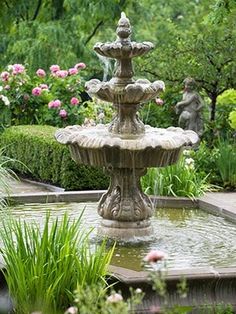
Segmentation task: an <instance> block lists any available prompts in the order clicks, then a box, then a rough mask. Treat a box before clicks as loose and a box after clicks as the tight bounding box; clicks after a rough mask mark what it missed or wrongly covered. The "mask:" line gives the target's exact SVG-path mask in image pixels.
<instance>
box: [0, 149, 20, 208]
mask: <svg viewBox="0 0 236 314" xmlns="http://www.w3.org/2000/svg"><path fill="white" fill-rule="evenodd" d="M11 162H13V160H12V159H11V158H9V157H7V156H5V149H4V148H3V147H2V148H0V209H2V208H4V207H5V206H6V205H7V202H6V200H5V198H4V197H3V196H2V194H5V195H8V194H9V192H10V182H9V180H12V179H17V176H16V174H15V173H14V172H13V171H12V170H11V169H10V168H9V164H10V163H11Z"/></svg>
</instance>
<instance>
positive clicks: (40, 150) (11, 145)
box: [0, 125, 108, 190]
mask: <svg viewBox="0 0 236 314" xmlns="http://www.w3.org/2000/svg"><path fill="white" fill-rule="evenodd" d="M56 130H57V129H56V128H55V127H52V126H40V125H25V126H14V127H10V128H8V129H6V130H5V131H4V132H3V133H2V135H1V136H0V146H1V147H5V154H6V156H8V157H9V158H13V159H16V160H18V161H20V162H21V163H19V162H11V164H9V167H11V169H13V170H14V171H16V172H17V173H20V174H22V175H26V176H28V177H32V178H34V179H36V180H39V181H43V182H48V183H52V184H54V185H59V186H61V187H63V188H65V189H67V190H86V189H88V190H91V189H103V188H106V187H107V186H108V179H107V177H106V176H105V175H104V174H103V171H102V169H98V168H93V167H87V166H84V165H80V166H78V165H76V163H75V162H74V161H73V160H72V159H71V156H70V152H69V149H68V147H67V146H63V145H61V144H59V143H58V142H57V141H56V140H55V139H54V134H55V132H56ZM24 165H27V167H25V166H24Z"/></svg>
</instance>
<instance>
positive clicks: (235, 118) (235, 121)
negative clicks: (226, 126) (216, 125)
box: [229, 110, 236, 130]
mask: <svg viewBox="0 0 236 314" xmlns="http://www.w3.org/2000/svg"><path fill="white" fill-rule="evenodd" d="M229 120H230V126H231V127H232V128H233V129H234V130H236V110H234V111H232V112H230V114H229Z"/></svg>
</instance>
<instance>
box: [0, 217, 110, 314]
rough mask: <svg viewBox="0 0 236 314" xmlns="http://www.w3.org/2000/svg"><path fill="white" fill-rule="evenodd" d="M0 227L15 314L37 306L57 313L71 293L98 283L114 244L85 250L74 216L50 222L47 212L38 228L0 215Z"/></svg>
mask: <svg viewBox="0 0 236 314" xmlns="http://www.w3.org/2000/svg"><path fill="white" fill-rule="evenodd" d="M5 218H6V219H5V220H4V221H3V227H2V228H1V230H0V234H1V238H2V241H3V248H2V249H1V254H2V255H3V259H4V264H5V265H6V268H5V270H3V274H4V276H5V279H6V282H7V285H8V288H9V292H10V295H11V296H12V298H13V299H14V302H15V304H14V306H15V312H16V313H19V314H25V313H31V312H32V311H36V310H42V311H43V312H45V313H51V314H52V313H55V314H56V313H58V311H59V310H60V311H61V310H62V309H63V308H65V307H67V306H68V305H69V304H71V303H72V301H73V292H74V290H75V289H76V288H77V287H80V288H81V289H84V288H86V287H87V286H90V285H96V284H103V288H104V286H105V276H106V275H107V266H108V264H109V263H110V260H111V256H112V254H113V250H114V247H113V248H112V249H110V250H109V251H106V243H105V242H103V243H102V244H101V245H100V246H96V247H95V248H93V250H91V245H90V244H89V240H88V236H89V232H84V230H83V229H81V227H80V220H81V219H80V218H81V216H80V217H79V219H76V220H73V221H71V220H70V219H69V218H68V216H67V215H66V214H65V215H64V216H63V218H62V220H61V221H59V219H58V218H56V219H55V220H54V221H51V218H50V214H49V213H47V215H46V218H45V223H44V226H43V229H42V230H40V227H39V225H38V224H36V223H34V224H32V223H30V224H29V223H26V222H25V221H24V222H21V221H20V220H16V219H14V218H13V217H9V216H6V217H5Z"/></svg>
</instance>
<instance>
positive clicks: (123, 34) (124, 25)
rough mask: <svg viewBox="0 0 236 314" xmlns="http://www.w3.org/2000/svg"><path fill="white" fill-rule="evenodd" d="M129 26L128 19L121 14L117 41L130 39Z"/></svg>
mask: <svg viewBox="0 0 236 314" xmlns="http://www.w3.org/2000/svg"><path fill="white" fill-rule="evenodd" d="M131 32H132V31H131V25H130V22H129V19H128V18H127V17H126V15H125V13H124V12H121V18H120V19H119V21H118V25H117V29H116V34H117V35H118V40H119V41H123V40H126V39H128V38H129V37H130V35H131Z"/></svg>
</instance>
